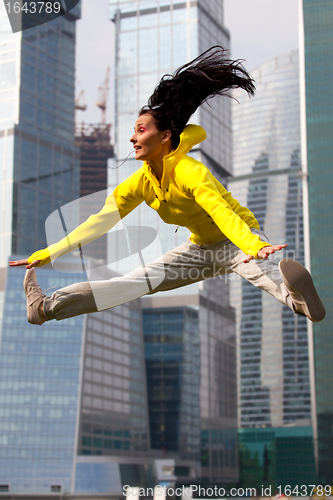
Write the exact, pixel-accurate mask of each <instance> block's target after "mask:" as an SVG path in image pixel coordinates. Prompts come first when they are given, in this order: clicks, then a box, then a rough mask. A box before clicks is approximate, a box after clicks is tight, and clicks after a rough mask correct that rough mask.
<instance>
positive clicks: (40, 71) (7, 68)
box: [0, 3, 80, 265]
mask: <svg viewBox="0 0 333 500" xmlns="http://www.w3.org/2000/svg"><path fill="white" fill-rule="evenodd" d="M79 17H80V5H77V6H76V7H75V8H74V9H72V10H71V11H70V12H68V13H67V14H65V15H63V16H62V17H60V18H57V19H55V20H53V21H51V22H48V23H46V24H43V25H41V26H38V27H35V28H32V29H28V30H25V31H23V32H19V33H14V34H13V33H12V32H11V28H10V24H9V20H8V17H7V12H6V10H5V7H4V4H3V3H2V4H1V5H0V54H1V57H0V75H1V77H0V80H1V83H0V160H1V169H0V198H1V203H2V211H1V213H2V215H1V222H0V224H1V225H0V240H1V245H0V265H7V262H8V256H9V255H13V254H15V253H19V254H21V255H30V254H31V253H33V252H34V251H35V250H38V249H39V248H44V247H45V246H46V238H45V224H44V223H45V219H46V217H47V216H48V215H49V214H50V213H51V212H53V211H54V210H55V209H56V208H58V207H60V206H61V205H64V204H65V203H67V202H69V201H71V200H73V199H75V198H77V197H78V196H79V161H78V157H77V150H76V148H75V139H74V83H75V21H76V20H77V19H78V18H79Z"/></svg>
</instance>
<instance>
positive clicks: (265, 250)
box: [243, 243, 287, 264]
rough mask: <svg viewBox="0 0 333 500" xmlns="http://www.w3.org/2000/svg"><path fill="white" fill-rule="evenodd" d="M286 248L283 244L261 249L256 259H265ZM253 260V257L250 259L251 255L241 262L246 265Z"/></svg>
mask: <svg viewBox="0 0 333 500" xmlns="http://www.w3.org/2000/svg"><path fill="white" fill-rule="evenodd" d="M286 246H287V244H286V243H285V244H284V245H273V246H267V247H263V248H261V249H260V250H259V252H258V256H257V258H258V259H267V257H268V256H269V255H271V254H272V253H275V252H278V251H279V250H282V248H286ZM253 259H254V257H252V255H247V256H246V257H245V259H243V262H244V263H245V264H246V263H247V262H250V261H251V260H253Z"/></svg>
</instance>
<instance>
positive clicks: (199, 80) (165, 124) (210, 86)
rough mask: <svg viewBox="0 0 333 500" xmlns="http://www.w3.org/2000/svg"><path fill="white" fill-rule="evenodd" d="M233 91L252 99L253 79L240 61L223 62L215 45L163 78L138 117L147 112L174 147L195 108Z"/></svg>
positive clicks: (220, 52)
mask: <svg viewBox="0 0 333 500" xmlns="http://www.w3.org/2000/svg"><path fill="white" fill-rule="evenodd" d="M235 88H242V89H244V90H245V91H246V92H247V93H248V94H249V96H253V95H254V91H255V86H254V80H253V79H252V78H251V76H250V75H249V73H248V72H247V71H246V69H245V68H244V66H243V65H242V61H241V60H239V59H238V60H235V61H233V60H229V59H227V58H226V51H225V50H224V49H223V47H221V46H220V45H215V46H213V47H211V48H210V49H208V50H206V51H205V52H203V53H202V54H200V55H199V56H198V57H196V58H195V59H193V61H191V62H189V63H187V64H184V66H181V67H180V68H178V69H177V70H176V71H175V72H174V73H173V74H172V75H170V74H166V75H164V76H163V77H162V78H161V80H160V82H159V83H158V85H157V86H156V88H155V90H154V92H153V94H152V95H151V96H150V97H149V99H148V105H146V106H143V107H142V108H141V110H140V111H139V116H140V115H142V114H144V113H149V114H151V115H152V117H153V119H154V121H155V122H156V126H157V128H158V129H159V130H161V131H163V130H170V131H171V133H172V136H171V140H172V146H173V148H176V147H177V146H178V144H179V135H180V134H181V132H182V131H183V129H184V127H185V125H186V124H187V122H188V121H189V119H190V117H191V116H192V115H193V113H194V112H195V111H196V110H197V109H198V107H199V106H200V105H201V104H203V103H204V102H207V101H208V100H209V99H211V98H212V97H214V96H215V95H227V96H229V97H231V96H230V95H229V94H228V91H230V90H231V89H235Z"/></svg>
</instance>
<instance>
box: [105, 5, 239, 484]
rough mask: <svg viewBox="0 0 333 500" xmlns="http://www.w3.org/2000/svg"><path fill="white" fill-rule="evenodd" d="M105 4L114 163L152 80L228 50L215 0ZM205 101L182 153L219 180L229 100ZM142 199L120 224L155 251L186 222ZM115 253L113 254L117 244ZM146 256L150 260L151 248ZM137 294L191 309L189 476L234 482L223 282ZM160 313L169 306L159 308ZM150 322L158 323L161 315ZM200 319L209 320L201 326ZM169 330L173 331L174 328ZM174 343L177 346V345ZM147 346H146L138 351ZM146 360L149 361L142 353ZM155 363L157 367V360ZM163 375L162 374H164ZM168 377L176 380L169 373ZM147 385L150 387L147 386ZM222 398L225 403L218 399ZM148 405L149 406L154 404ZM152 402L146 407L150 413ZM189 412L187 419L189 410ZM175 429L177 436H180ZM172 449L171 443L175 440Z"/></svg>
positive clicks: (132, 163)
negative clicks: (148, 240)
mask: <svg viewBox="0 0 333 500" xmlns="http://www.w3.org/2000/svg"><path fill="white" fill-rule="evenodd" d="M109 4H110V17H111V19H112V20H113V21H114V23H115V29H116V114H115V155H116V162H117V164H119V163H121V161H123V160H124V159H125V158H126V156H127V155H128V153H129V152H130V151H131V149H132V145H131V144H130V142H129V139H130V137H131V135H132V130H133V126H134V123H135V121H136V119H137V116H138V111H139V109H140V108H141V107H142V106H143V105H144V104H146V103H147V100H148V98H149V96H150V95H151V93H152V92H153V90H154V88H155V86H156V84H157V83H158V81H159V79H160V78H161V77H162V76H163V75H164V74H166V73H172V72H173V71H175V70H176V69H177V68H178V67H179V66H181V65H183V64H185V63H187V62H188V61H190V60H191V59H193V58H195V57H196V56H197V55H199V53H201V52H203V51H204V50H207V49H208V48H209V47H211V46H213V45H216V44H220V45H222V46H223V47H224V48H226V49H228V48H229V38H230V36H229V32H228V30H227V29H226V28H225V27H224V18H223V0H216V1H214V2H211V1H208V0H198V1H196V0H186V1H181V0H110V2H109ZM210 105H211V107H210V106H208V105H203V106H202V107H201V108H200V109H199V110H198V111H197V112H196V113H195V115H194V116H193V117H192V118H191V119H190V121H191V122H192V123H198V124H200V125H202V126H203V127H204V128H205V129H206V131H207V136H208V137H207V139H206V141H204V142H203V143H202V144H200V145H198V146H196V147H195V148H194V150H192V151H191V153H190V154H191V155H193V156H194V157H195V158H196V159H198V160H200V161H202V162H203V163H204V164H205V165H207V166H208V167H209V168H210V170H211V171H212V173H213V174H214V175H215V176H216V177H217V178H218V179H219V180H220V181H221V182H222V183H223V182H224V181H225V179H226V177H227V176H228V175H230V173H231V169H232V161H231V156H232V149H231V148H232V146H231V127H230V122H231V100H230V99H228V98H214V99H213V100H212V101H210ZM140 166H141V163H139V162H137V161H136V160H134V159H128V160H127V161H126V163H125V164H124V165H122V166H121V168H119V169H117V170H114V171H110V176H109V185H110V186H111V187H112V188H114V187H116V186H117V185H118V184H119V183H120V182H121V181H122V180H124V179H125V178H127V177H128V176H129V175H130V174H132V173H133V172H134V171H135V170H136V169H138V168H139V167H140ZM143 205H144V204H142V205H140V207H138V208H137V209H136V210H135V211H134V212H133V213H131V214H130V215H128V216H127V217H126V219H125V220H124V221H123V223H124V224H126V225H131V226H150V227H153V228H155V229H156V231H157V234H158V238H157V239H158V242H159V244H160V247H161V249H162V251H163V252H166V251H167V250H169V249H170V248H172V247H174V246H178V245H180V244H181V243H182V242H183V241H185V240H186V238H187V237H188V236H189V233H188V230H187V229H186V228H179V230H178V231H177V232H175V229H176V227H175V226H169V225H167V224H165V223H164V222H163V221H162V220H161V219H159V217H158V215H157V214H156V213H155V212H154V211H152V210H150V209H149V208H148V207H146V206H143ZM114 236H115V235H114V234H113V235H112V237H113V239H112V242H113V245H115V244H116V243H115V242H116V240H115V238H114ZM119 254H120V255H121V248H120V249H119ZM159 255H160V254H159ZM147 256H148V255H147ZM149 257H150V258H149ZM148 258H149V260H151V258H153V256H152V254H151V255H149V256H148ZM128 270H129V269H126V262H120V263H119V266H118V268H117V271H118V272H119V273H124V272H125V271H128ZM208 296H209V297H208ZM143 300H144V302H143V304H144V308H145V310H147V309H148V308H150V307H152V308H157V309H158V311H160V310H161V308H163V309H165V308H166V307H170V308H171V310H172V311H173V308H174V307H182V308H183V307H184V308H185V309H184V311H185V310H187V309H186V308H188V307H193V306H195V307H197V308H198V312H199V314H198V319H197V321H198V324H197V328H198V332H199V343H200V429H201V430H200V444H199V447H200V459H201V465H202V467H201V468H200V469H198V470H197V477H198V478H200V480H202V481H205V482H213V481H215V482H216V483H219V484H220V483H222V482H226V483H230V482H236V481H237V478H238V461H237V432H236V428H237V421H236V412H237V408H236V390H235V389H236V387H235V383H236V382H235V375H236V360H235V337H234V329H233V327H234V313H233V310H232V309H231V308H230V306H229V304H228V300H229V299H228V285H227V284H226V283H224V282H222V280H214V281H212V283H211V284H210V283H208V282H207V281H206V282H204V283H202V284H200V285H198V284H194V285H191V286H187V287H186V288H185V289H184V288H183V289H178V290H171V291H169V292H163V293H162V294H157V295H156V296H154V297H153V298H148V297H147V298H144V299H143ZM145 314H146V316H145V328H147V329H148V331H149V332H150V331H151V329H153V328H155V327H156V328H157V326H156V324H155V323H156V322H155V323H154V322H152V325H150V326H149V325H148V323H149V321H148V320H150V319H151V320H152V318H153V317H155V316H154V314H155V313H154V311H152V312H151V315H150V314H148V312H147V313H145ZM156 314H160V313H159V312H157V313H156ZM163 314H164V313H163ZM165 314H166V315H167V314H170V315H171V314H173V313H172V312H170V313H167V312H165ZM168 317H169V316H168ZM152 321H153V320H152ZM157 323H158V324H162V322H161V320H158V321H157ZM208 324H210V327H209V328H208V326H207V325H208ZM177 328H178V327H177ZM176 330H177V329H175V331H174V333H173V335H175V334H176ZM145 335H146V330H145ZM168 335H169V334H168ZM170 338H171V333H170ZM157 344H158V342H157ZM184 345H186V342H185V343H184ZM178 348H179V349H180V346H178ZM149 349H151V350H149V353H152V352H154V353H155V351H154V349H156V350H157V351H158V349H159V347H157V346H154V343H153V345H151V346H150V348H149ZM228 349H229V351H228ZM147 352H148V351H147V350H146V355H147ZM217 352H220V353H221V355H222V356H224V358H223V359H228V361H229V362H228V363H226V364H225V365H224V366H221V362H220V359H219V358H218V357H217V355H216V353H217ZM183 353H184V351H183ZM227 353H228V354H227ZM155 354H156V353H155ZM155 354H154V355H155ZM228 355H230V358H228ZM156 356H157V354H156ZM161 361H162V359H161ZM147 362H150V361H149V360H147ZM152 370H153V371H154V370H159V368H158V363H156V364H154V365H153V368H152ZM160 370H164V368H163V365H162V363H161V365H160ZM147 373H150V372H149V371H148V372H147ZM164 376H165V377H167V375H163V377H164ZM163 377H162V378H160V382H161V383H162V381H163ZM194 380H195V379H194ZM173 382H174V383H175V384H176V383H177V382H176V379H174V381H173ZM156 383H157V382H156ZM149 384H152V385H153V386H154V384H155V381H153V380H151V381H150V380H148V387H150V386H149ZM170 384H171V381H170ZM178 384H180V385H179V386H178V388H177V389H176V385H175V390H177V391H180V392H178V396H179V397H180V398H181V396H180V395H181V393H182V390H184V387H185V386H184V385H182V384H184V381H183V380H179V381H178ZM151 390H153V389H152V387H151ZM154 394H156V393H154ZM156 397H157V396H156ZM193 397H194V396H192V398H193ZM222 401H224V402H225V403H227V404H226V405H225V406H223V404H222ZM154 404H155V403H153V406H152V408H155V406H154ZM156 404H157V403H156ZM160 404H162V401H160ZM163 404H165V402H163ZM193 404H194V400H193ZM152 408H150V414H151V415H152V412H153V410H152ZM175 411H176V410H175ZM186 415H187V412H186V411H185V409H182V410H181V411H180V413H179V421H178V426H181V425H183V424H182V422H183V421H182V418H183V417H184V418H185V416H186ZM164 417H166V408H165V411H164V410H163V411H161V413H160V415H156V414H154V419H155V420H154V422H156V425H157V427H158V424H159V426H160V428H159V432H158V428H157V427H154V428H153V427H152V429H151V436H152V439H153V436H154V439H156V443H157V441H158V443H159V444H158V446H160V445H161V439H162V437H165V432H167V426H166V424H165V427H164V430H161V426H162V425H164V424H163V423H162V421H161V419H162V418H164ZM192 418H195V415H193V417H192ZM157 422H158V424H157ZM154 425H155V424H154ZM170 425H171V423H170ZM156 429H157V430H156ZM184 429H185V427H184ZM155 431H156V432H155ZM178 431H179V432H180V427H178V430H177V431H175V432H174V440H173V442H174V443H176V437H175V436H176V435H177V432H178ZM179 432H178V436H180V434H179ZM184 432H185V431H184ZM186 432H188V431H186ZM191 439H192V438H191ZM197 439H198V438H197V436H196V435H195V436H194V435H193V443H194V442H195V446H194V445H193V446H191V447H192V450H191V452H189V451H186V446H187V447H188V444H186V446H185V445H184V448H183V449H182V448H181V446H179V445H178V450H179V453H183V455H184V456H185V454H187V456H190V454H192V457H195V456H197V454H198V442H197ZM166 447H168V446H167V445H166ZM174 448H177V445H176V444H174Z"/></svg>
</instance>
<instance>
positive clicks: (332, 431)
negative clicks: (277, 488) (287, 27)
mask: <svg viewBox="0 0 333 500" xmlns="http://www.w3.org/2000/svg"><path fill="white" fill-rule="evenodd" d="M299 5H300V19H301V26H300V32H301V40H300V54H301V58H300V61H301V72H300V75H301V102H302V134H303V136H302V142H303V145H304V148H303V151H302V160H303V173H304V188H305V192H306V193H307V194H306V200H305V202H306V210H305V220H304V222H305V229H306V236H307V238H306V240H307V242H308V244H307V246H306V248H305V250H306V252H305V255H306V262H307V265H308V266H309V267H310V268H311V273H312V276H313V278H314V281H315V284H316V287H317V289H318V292H319V294H320V296H321V299H322V301H323V303H324V305H325V307H326V318H325V319H324V320H323V321H322V322H321V323H316V324H314V325H311V333H313V336H312V335H311V340H312V338H313V342H311V345H310V347H311V350H310V352H311V356H312V357H313V366H314V368H313V387H312V389H313V390H312V393H313V418H314V432H315V440H316V452H317V453H316V454H317V459H318V473H319V480H320V481H322V482H323V483H324V484H332V483H331V481H332V470H333V387H332V383H331V380H332V376H333V373H332V366H333V362H332V361H333V338H332V324H333V310H332V309H333V308H332V303H333V302H332V301H333V295H332V277H331V270H332V258H331V252H332V247H333V223H332V219H331V216H330V214H331V212H332V208H333V207H332V204H333V200H332V196H331V191H332V179H333V178H332V157H333V121H332V120H333V118H332V117H333V114H332V106H333V87H332V81H333V68H332V65H331V64H330V61H331V60H332V57H333V40H332V29H333V5H332V2H330V1H329V0H303V1H302V0H300V2H299Z"/></svg>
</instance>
